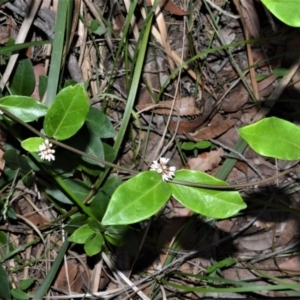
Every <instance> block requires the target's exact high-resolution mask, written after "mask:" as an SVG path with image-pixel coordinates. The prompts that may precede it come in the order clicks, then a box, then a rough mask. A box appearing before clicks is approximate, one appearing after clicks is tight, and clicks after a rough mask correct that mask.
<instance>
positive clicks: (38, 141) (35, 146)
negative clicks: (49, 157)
mask: <svg viewBox="0 0 300 300" xmlns="http://www.w3.org/2000/svg"><path fill="white" fill-rule="evenodd" d="M44 142H45V140H44V139H42V138H40V137H33V138H28V139H27V140H24V141H23V142H22V143H21V146H22V148H23V149H25V150H26V151H28V152H38V151H40V148H39V147H40V145H42V144H43V143H44Z"/></svg>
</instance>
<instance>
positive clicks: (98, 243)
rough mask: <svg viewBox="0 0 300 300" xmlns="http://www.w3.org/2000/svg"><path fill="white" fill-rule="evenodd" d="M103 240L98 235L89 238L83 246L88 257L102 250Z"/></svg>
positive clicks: (100, 235)
mask: <svg viewBox="0 0 300 300" xmlns="http://www.w3.org/2000/svg"><path fill="white" fill-rule="evenodd" d="M103 242H104V239H103V235H102V234H100V233H97V234H94V235H92V236H89V237H88V239H87V240H86V242H85V244H84V250H85V252H86V254H87V255H88V256H93V255H95V254H97V253H99V252H100V251H101V250H102V245H103Z"/></svg>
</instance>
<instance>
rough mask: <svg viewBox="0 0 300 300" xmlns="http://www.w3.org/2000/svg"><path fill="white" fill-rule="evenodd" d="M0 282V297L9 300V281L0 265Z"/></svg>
mask: <svg viewBox="0 0 300 300" xmlns="http://www.w3.org/2000/svg"><path fill="white" fill-rule="evenodd" d="M0 282H1V288H0V297H1V298H3V300H10V299H11V295H10V287H9V279H8V276H7V273H6V271H5V270H4V268H3V267H2V264H0Z"/></svg>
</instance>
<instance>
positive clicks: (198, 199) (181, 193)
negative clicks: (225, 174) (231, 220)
mask: <svg viewBox="0 0 300 300" xmlns="http://www.w3.org/2000/svg"><path fill="white" fill-rule="evenodd" d="M174 179H176V180H181V181H188V182H195V183H205V184H211V185H219V186H220V185H227V183H226V182H224V181H221V180H219V179H217V178H214V177H212V176H210V175H207V174H206V173H203V172H200V171H193V170H179V171H177V172H176V175H175V178H174ZM170 185H171V188H172V196H173V197H174V198H175V199H176V200H177V201H179V202H180V203H181V204H182V205H184V206H185V207H187V208H189V209H191V210H192V211H194V212H196V213H199V214H201V215H204V216H207V217H211V218H216V219H223V218H228V217H231V216H233V215H235V214H236V213H238V212H239V211H240V210H241V209H244V208H246V204H245V202H244V201H243V199H242V198H241V196H240V194H239V193H238V192H236V191H222V190H213V189H203V188H196V187H189V186H184V185H179V184H174V183H170Z"/></svg>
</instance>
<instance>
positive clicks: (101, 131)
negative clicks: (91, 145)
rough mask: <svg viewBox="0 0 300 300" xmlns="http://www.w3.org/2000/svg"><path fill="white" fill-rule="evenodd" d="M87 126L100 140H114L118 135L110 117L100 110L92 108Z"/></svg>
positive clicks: (87, 119)
mask: <svg viewBox="0 0 300 300" xmlns="http://www.w3.org/2000/svg"><path fill="white" fill-rule="evenodd" d="M86 126H87V128H89V130H91V131H92V132H93V133H94V134H96V135H97V136H99V137H100V138H112V137H114V136H115V135H116V132H115V130H114V127H113V126H112V124H111V122H110V120H109V119H108V117H107V116H106V115H105V114H104V113H103V112H102V111H101V110H99V109H96V108H94V107H90V110H89V113H88V115H87V118H86Z"/></svg>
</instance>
